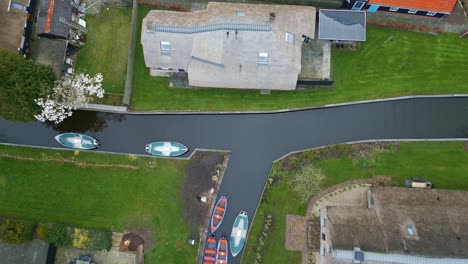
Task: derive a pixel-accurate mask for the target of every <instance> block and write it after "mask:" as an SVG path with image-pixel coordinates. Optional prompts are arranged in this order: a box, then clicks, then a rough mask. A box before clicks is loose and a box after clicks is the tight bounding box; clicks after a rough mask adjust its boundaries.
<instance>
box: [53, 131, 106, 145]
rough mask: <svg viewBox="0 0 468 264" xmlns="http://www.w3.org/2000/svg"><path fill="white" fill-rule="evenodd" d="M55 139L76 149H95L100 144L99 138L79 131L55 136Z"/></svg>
mask: <svg viewBox="0 0 468 264" xmlns="http://www.w3.org/2000/svg"><path fill="white" fill-rule="evenodd" d="M55 140H57V141H58V143H60V144H62V145H63V146H65V147H67V148H74V149H95V148H97V147H98V146H99V141H98V140H97V139H95V138H93V137H91V136H87V135H83V134H78V133H63V134H60V135H58V136H55Z"/></svg>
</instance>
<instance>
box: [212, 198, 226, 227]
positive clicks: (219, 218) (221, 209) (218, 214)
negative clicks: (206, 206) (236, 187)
mask: <svg viewBox="0 0 468 264" xmlns="http://www.w3.org/2000/svg"><path fill="white" fill-rule="evenodd" d="M226 209H227V195H226V194H223V195H221V197H219V199H218V202H216V205H215V208H214V209H213V214H211V221H210V229H211V233H213V232H214V231H216V229H218V227H219V226H220V225H221V223H222V222H223V218H224V214H225V213H226Z"/></svg>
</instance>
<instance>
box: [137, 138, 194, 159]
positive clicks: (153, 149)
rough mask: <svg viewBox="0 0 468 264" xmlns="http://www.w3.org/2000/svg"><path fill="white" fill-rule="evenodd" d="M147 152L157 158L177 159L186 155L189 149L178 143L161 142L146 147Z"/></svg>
mask: <svg viewBox="0 0 468 264" xmlns="http://www.w3.org/2000/svg"><path fill="white" fill-rule="evenodd" d="M145 151H146V152H148V153H149V154H151V155H155V156H161V157H177V156H180V155H183V154H185V152H187V151H188V148H187V147H186V146H184V145H182V144H180V143H177V142H171V141H159V142H153V143H151V144H148V145H146V147H145Z"/></svg>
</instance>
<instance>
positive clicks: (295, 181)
mask: <svg viewBox="0 0 468 264" xmlns="http://www.w3.org/2000/svg"><path fill="white" fill-rule="evenodd" d="M325 178H326V176H325V173H324V172H323V171H322V170H321V169H320V168H318V167H315V166H314V165H308V166H303V167H302V168H301V170H300V171H299V172H298V173H296V174H295V175H294V176H293V177H292V179H291V180H290V181H289V184H290V185H291V187H292V189H293V190H294V191H295V192H296V193H297V194H298V195H299V196H300V197H301V199H302V202H303V203H305V202H307V201H309V200H310V198H312V196H313V195H314V194H315V193H317V192H319V191H320V188H321V186H322V183H323V181H324V180H325Z"/></svg>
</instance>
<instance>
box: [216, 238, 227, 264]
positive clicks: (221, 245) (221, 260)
mask: <svg viewBox="0 0 468 264" xmlns="http://www.w3.org/2000/svg"><path fill="white" fill-rule="evenodd" d="M227 261H228V240H227V238H226V234H223V235H222V236H221V238H220V239H219V241H218V251H217V252H216V264H227Z"/></svg>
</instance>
